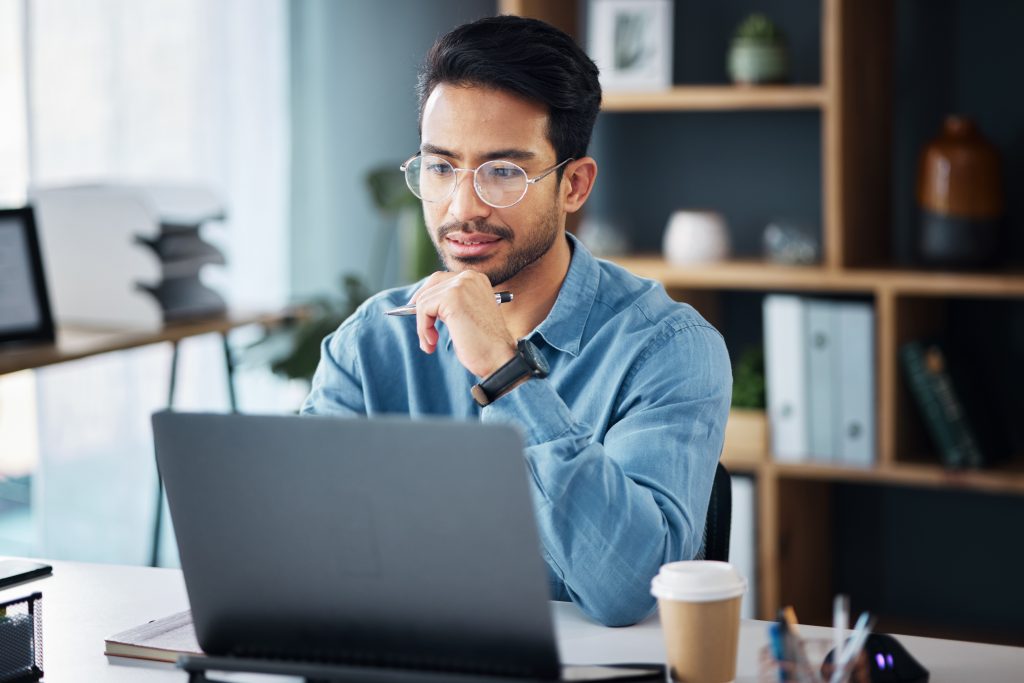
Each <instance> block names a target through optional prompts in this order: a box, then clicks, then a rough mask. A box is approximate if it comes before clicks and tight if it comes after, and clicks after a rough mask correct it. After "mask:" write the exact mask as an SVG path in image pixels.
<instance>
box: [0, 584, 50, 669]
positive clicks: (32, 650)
mask: <svg viewBox="0 0 1024 683" xmlns="http://www.w3.org/2000/svg"><path fill="white" fill-rule="evenodd" d="M42 677H43V594H42V593H33V594H32V595H29V596H28V597H25V598H18V599H17V600H8V601H7V602H3V603H0V683H16V682H17V683H21V681H38V680H40V679H42Z"/></svg>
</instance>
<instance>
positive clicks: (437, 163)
mask: <svg viewBox="0 0 1024 683" xmlns="http://www.w3.org/2000/svg"><path fill="white" fill-rule="evenodd" d="M473 175H474V178H473V185H474V187H475V188H476V192H477V194H478V195H479V196H480V199H482V200H484V201H485V202H487V203H488V204H490V205H491V206H493V207H495V208H505V207H509V206H512V205H513V204H515V203H516V202H518V201H519V200H520V199H522V198H523V195H525V194H526V187H527V180H528V179H527V177H526V171H524V170H523V169H521V168H519V167H518V166H516V165H515V164H511V163H509V162H507V161H500V160H495V161H488V162H486V163H484V164H481V165H480V167H479V168H477V169H476V172H475V173H474V174H473ZM405 181H406V183H407V184H408V185H409V189H410V190H412V192H413V194H415V195H416V196H417V197H419V198H420V199H422V200H424V201H428V202H440V201H443V200H445V199H447V198H448V197H449V196H451V194H452V192H454V191H455V186H456V185H457V183H458V172H457V171H456V169H455V168H454V167H453V166H452V165H451V164H450V163H448V162H447V161H446V160H444V159H442V158H441V157H435V156H422V157H416V158H415V159H413V160H412V161H410V162H409V163H408V165H406V167H405Z"/></svg>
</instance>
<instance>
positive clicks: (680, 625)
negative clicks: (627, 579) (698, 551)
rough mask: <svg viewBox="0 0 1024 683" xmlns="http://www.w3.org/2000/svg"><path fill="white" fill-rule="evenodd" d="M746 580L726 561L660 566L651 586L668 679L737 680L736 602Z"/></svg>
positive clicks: (699, 681) (713, 682)
mask: <svg viewBox="0 0 1024 683" xmlns="http://www.w3.org/2000/svg"><path fill="white" fill-rule="evenodd" d="M746 592H747V580H746V579H744V578H743V577H742V576H741V575H740V574H739V572H737V571H736V568H735V567H733V566H732V565H731V564H729V563H728V562H710V561H702V560H694V561H691V562H671V563H669V564H665V565H662V567H661V570H660V571H659V572H658V575H657V576H655V577H654V579H653V580H652V581H651V594H652V595H654V597H656V598H658V612H659V613H660V615H661V629H662V632H663V633H664V634H665V651H666V654H667V659H668V666H669V674H670V677H671V679H672V680H675V681H680V682H681V683H727V682H728V681H732V680H734V679H735V678H736V653H737V650H738V647H739V638H740V603H741V602H742V600H743V594H744V593H746Z"/></svg>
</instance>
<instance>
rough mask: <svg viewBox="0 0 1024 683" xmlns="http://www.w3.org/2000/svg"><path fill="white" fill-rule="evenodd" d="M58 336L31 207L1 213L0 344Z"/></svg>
mask: <svg viewBox="0 0 1024 683" xmlns="http://www.w3.org/2000/svg"><path fill="white" fill-rule="evenodd" d="M55 336H56V335H55V330H54V325H53V314H52V312H51V310H50V298H49V296H48V294H47V289H46V277H45V274H44V272H43V257H42V252H41V249H40V246H39V236H38V234H37V232H36V221H35V214H34V213H33V211H32V207H31V206H26V207H22V208H17V209H0V344H7V343H12V342H53V341H54V339H55Z"/></svg>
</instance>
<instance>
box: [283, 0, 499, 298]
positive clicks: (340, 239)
mask: <svg viewBox="0 0 1024 683" xmlns="http://www.w3.org/2000/svg"><path fill="white" fill-rule="evenodd" d="M495 11H496V3H495V1H494V0H448V1H446V2H430V3H427V2H421V1H418V0H387V1H386V2H380V1H370V0H360V1H358V2H355V1H352V2H330V1H328V0H302V1H299V2H293V3H291V5H290V24H291V26H290V30H291V51H292V73H291V78H292V169H293V172H292V223H293V230H292V244H291V249H292V269H291V270H292V282H291V284H292V292H293V294H294V295H295V296H296V297H305V296H309V295H312V294H316V293H322V292H324V291H326V290H334V291H336V283H337V281H338V276H339V275H340V274H342V273H344V272H356V273H360V274H362V275H364V276H369V280H368V281H369V284H370V285H371V286H380V285H382V284H384V283H390V282H393V277H394V275H392V274H391V273H393V265H392V269H391V270H390V271H389V273H369V270H370V268H371V266H370V262H371V261H372V260H373V258H372V256H371V255H372V254H373V253H374V250H375V249H379V248H382V243H381V240H382V239H383V238H386V237H387V235H388V231H389V230H390V229H391V227H392V225H393V219H390V218H388V217H385V216H382V215H380V214H379V213H378V212H377V210H376V209H375V208H374V206H373V204H372V203H371V201H370V196H369V193H368V191H367V189H366V181H365V177H366V174H367V172H368V171H370V170H371V169H373V168H376V167H378V166H381V165H393V166H394V167H395V171H396V173H397V169H398V165H399V164H400V163H401V162H402V161H404V160H405V159H406V158H408V157H409V156H411V155H412V154H413V153H414V152H415V151H416V149H417V147H418V146H419V137H418V134H417V129H416V97H415V93H414V88H415V84H416V71H417V67H418V66H419V64H420V62H421V61H422V59H423V56H424V55H425V54H426V51H427V50H428V49H429V47H430V46H431V44H433V42H434V40H435V39H436V38H437V37H438V36H440V35H441V34H443V33H445V32H446V31H448V30H450V29H451V28H453V27H455V26H456V25H458V24H460V23H463V22H466V21H470V20H473V19H476V18H479V17H482V16H487V15H491V14H494V13H495Z"/></svg>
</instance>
